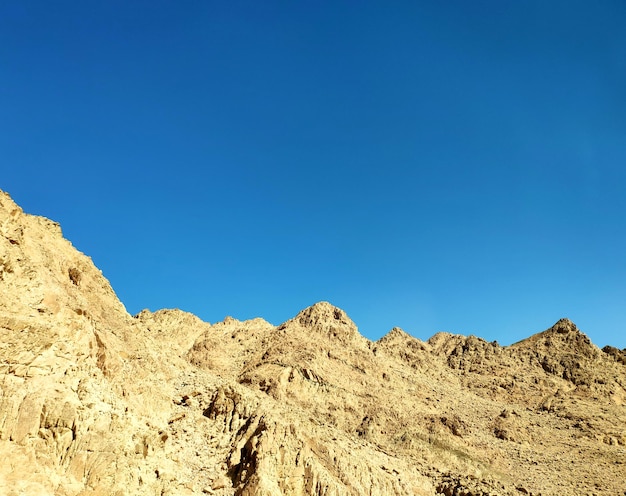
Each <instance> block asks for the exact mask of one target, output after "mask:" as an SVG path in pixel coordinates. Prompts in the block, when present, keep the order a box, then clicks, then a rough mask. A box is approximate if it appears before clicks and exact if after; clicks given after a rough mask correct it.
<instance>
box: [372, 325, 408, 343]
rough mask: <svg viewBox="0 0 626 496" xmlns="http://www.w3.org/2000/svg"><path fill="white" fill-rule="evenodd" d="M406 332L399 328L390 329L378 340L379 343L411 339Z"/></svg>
mask: <svg viewBox="0 0 626 496" xmlns="http://www.w3.org/2000/svg"><path fill="white" fill-rule="evenodd" d="M412 337H413V336H411V335H410V334H409V333H408V332H406V331H405V330H404V329H402V328H400V327H394V328H392V329H391V330H390V331H389V332H388V333H387V334H385V335H384V336H383V337H382V338H380V339H379V340H378V342H379V343H386V342H389V341H397V340H398V339H402V340H404V339H407V338H412Z"/></svg>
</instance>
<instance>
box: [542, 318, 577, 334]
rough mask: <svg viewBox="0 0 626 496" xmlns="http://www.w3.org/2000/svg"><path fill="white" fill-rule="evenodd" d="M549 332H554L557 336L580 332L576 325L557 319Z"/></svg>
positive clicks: (569, 321) (566, 320)
mask: <svg viewBox="0 0 626 496" xmlns="http://www.w3.org/2000/svg"><path fill="white" fill-rule="evenodd" d="M549 330H551V331H554V332H556V333H558V334H567V333H568V332H580V331H579V330H578V327H577V326H576V324H574V323H573V322H572V321H571V320H570V319H568V318H563V319H559V320H558V321H557V322H556V323H555V324H554V325H553V326H552V327H551V328H550V329H549Z"/></svg>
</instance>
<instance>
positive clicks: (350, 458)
mask: <svg viewBox="0 0 626 496" xmlns="http://www.w3.org/2000/svg"><path fill="white" fill-rule="evenodd" d="M0 288H1V292H0V455H1V456H2V458H3V460H7V463H4V464H0V494H6V495H10V496H17V495H22V494H28V495H30V494H37V495H39V494H42V495H46V494H49V495H59V496H60V495H63V496H76V495H85V496H86V495H126V494H132V495H134V494H137V495H144V494H145V495H194V494H198V495H200V494H215V495H268V496H269V495H361V494H363V495H365V494H368V495H394V494H397V495H409V494H415V495H446V496H461V495H463V496H474V495H520V494H534V495H539V494H541V495H543V496H546V495H557V494H558V495H581V494H584V495H590V494H598V495H600V494H602V495H604V494H606V495H609V494H610V495H616V494H626V484H625V483H624V480H626V364H625V363H626V358H625V357H626V350H619V349H616V348H611V347H605V348H604V349H603V350H600V349H599V348H597V347H596V346H595V345H594V344H593V343H591V341H590V340H589V338H588V337H587V336H585V335H584V334H583V333H582V332H581V331H580V330H578V329H577V327H576V326H575V324H573V323H572V322H570V321H569V320H566V319H563V320H560V321H559V322H557V323H556V324H554V325H553V326H552V327H550V328H549V329H547V330H546V331H544V332H541V333H539V334H535V335H533V336H531V337H529V338H528V339H525V340H523V341H521V342H519V343H516V344H514V345H511V346H500V345H498V344H497V343H495V342H492V343H489V342H486V341H485V340H483V339H481V338H478V337H475V336H460V335H452V334H447V333H439V334H436V335H434V336H433V337H432V338H430V339H429V340H428V341H422V340H420V339H417V338H414V337H412V336H410V335H409V334H407V333H406V332H404V331H403V330H401V329H398V328H394V329H392V330H391V331H390V332H389V333H388V334H387V335H385V336H384V337H383V338H381V339H380V340H378V341H376V342H372V341H369V340H368V339H366V338H365V337H363V336H362V335H361V334H360V333H359V332H358V328H357V326H356V325H355V324H354V322H352V321H351V320H350V318H349V317H348V316H347V315H346V313H345V312H344V311H343V310H341V309H339V308H336V307H334V306H333V305H331V304H330V303H327V302H321V303H317V304H315V305H313V306H311V307H308V308H306V309H304V310H303V311H301V312H300V313H299V314H298V315H297V316H295V317H294V318H293V319H291V320H288V321H287V322H285V323H283V324H281V325H279V326H273V325H271V324H269V323H268V322H266V321H264V320H263V319H253V320H248V321H243V322H242V321H239V320H236V319H233V318H227V319H225V320H224V321H223V322H218V323H215V324H213V325H211V324H209V323H206V322H203V321H201V320H200V319H198V318H197V317H195V316H193V315H191V314H189V313H186V312H183V311H180V310H159V311H157V312H150V311H148V310H144V311H142V312H140V313H139V314H138V315H136V316H134V317H132V316H130V315H129V314H128V313H127V312H126V310H125V309H124V306H123V304H122V303H121V302H120V301H119V300H118V299H117V297H116V296H115V293H114V292H113V289H112V288H111V286H110V284H109V283H108V281H107V280H106V279H105V278H104V277H103V275H102V273H101V272H100V271H99V270H98V269H97V268H96V267H95V266H94V265H93V263H92V261H91V260H90V259H89V258H88V257H87V256H85V255H83V254H81V253H79V252H78V251H77V250H75V249H74V248H73V247H72V245H71V244H70V243H69V242H68V241H67V240H65V239H64V238H63V237H62V233H61V229H60V227H59V225H58V224H56V223H54V222H52V221H50V220H48V219H45V218H42V217H36V216H31V215H28V214H25V213H24V212H23V211H22V210H21V209H20V208H19V207H18V206H17V205H16V204H15V203H14V202H13V201H12V199H11V198H10V197H9V196H8V195H7V194H6V193H2V192H0Z"/></svg>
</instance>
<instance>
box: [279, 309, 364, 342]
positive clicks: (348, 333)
mask: <svg viewBox="0 0 626 496" xmlns="http://www.w3.org/2000/svg"><path fill="white" fill-rule="evenodd" d="M292 324H297V325H299V326H300V327H304V328H306V329H310V330H313V331H317V332H320V333H322V334H327V335H328V336H329V337H331V338H339V339H341V340H352V339H353V338H354V336H356V335H357V334H358V328H357V326H356V324H355V323H354V322H353V321H352V320H351V319H350V317H348V315H347V314H346V312H344V311H343V310H342V309H341V308H339V307H336V306H334V305H332V304H330V303H329V302H327V301H320V302H318V303H315V304H314V305H311V306H310V307H307V308H305V309H304V310H302V311H301V312H300V313H298V315H296V316H295V317H294V318H293V319H291V320H289V321H287V322H285V323H283V324H281V325H280V326H278V329H279V330H283V329H286V328H287V327H289V326H290V325H292Z"/></svg>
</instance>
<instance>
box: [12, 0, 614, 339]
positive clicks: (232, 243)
mask: <svg viewBox="0 0 626 496" xmlns="http://www.w3.org/2000/svg"><path fill="white" fill-rule="evenodd" d="M625 25H626V4H625V3H624V2H623V1H621V0H603V1H600V2H587V1H575V0H574V1H550V2H545V1H535V0H530V1H524V2H506V1H504V2H503V1H501V0H498V1H495V0H494V1H473V2H466V1H449V2H439V1H429V2H420V1H410V2H395V3H392V2H369V1H360V2H342V1H333V2H326V1H318V2H309V1H303V2H286V1H283V2H274V1H267V2H258V1H249V2H242V1H230V2H211V1H176V2H174V1H150V2H143V1H134V2H127V1H123V2H122V1H106V2H104V1H102V2H97V1H94V2H76V1H75V2H63V1H61V2H53V3H51V2H43V1H42V2H35V1H19V2H17V1H15V2H3V3H2V5H1V6H0V109H1V112H0V188H2V189H4V190H6V191H8V192H9V193H10V194H11V195H12V196H13V198H14V199H15V200H16V201H17V202H18V203H19V204H20V205H21V206H22V207H23V208H24V209H25V210H26V211H27V212H30V213H36V214H40V215H45V216H47V217H50V218H52V219H55V220H57V221H59V222H60V223H61V225H62V227H63V230H64V233H65V235H66V237H68V238H69V239H70V240H71V241H72V242H73V243H74V245H75V246H76V247H77V248H78V249H80V250H81V251H83V252H85V253H87V254H88V255H90V256H91V257H92V258H93V259H94V262H95V263H96V264H97V265H98V267H99V268H101V269H102V270H103V272H104V274H105V276H107V277H108V278H109V280H110V281H111V283H112V285H113V287H114V289H115V290H116V292H117V294H118V296H119V297H120V299H121V300H122V301H123V302H124V304H125V305H126V307H127V309H128V310H129V312H131V313H136V312H138V311H140V310H141V309H143V308H150V309H152V310H156V309H158V308H164V307H165V308H172V307H179V308H182V309H184V310H188V311H191V312H193V313H195V314H197V315H198V316H200V317H201V318H203V319H205V320H208V321H210V322H215V321H218V320H222V319H223V318H224V317H225V316H226V315H232V316H234V317H237V318H240V319H246V318H251V317H255V316H262V317H264V318H266V319H267V320H269V321H270V322H272V323H274V324H278V323H280V322H282V321H284V320H287V319H288V318H291V317H292V316H293V315H295V314H296V313H297V312H298V311H299V310H301V309H302V308H304V307H306V306H308V305H310V304H312V303H314V302H316V301H320V300H328V301H330V302H332V303H333V304H335V305H337V306H340V307H342V308H343V309H344V310H346V311H347V312H348V314H349V315H350V316H351V317H352V318H353V320H354V321H355V322H356V323H357V325H359V327H360V330H361V332H362V333H363V334H364V335H366V336H367V337H369V338H371V339H377V338H379V337H380V336H382V335H383V334H385V333H386V332H387V331H388V330H389V329H391V328H392V327H393V326H400V327H402V328H403V329H405V330H406V331H407V332H410V333H411V334H413V335H415V336H417V337H420V338H422V339H426V338H428V337H429V336H430V335H432V334H434V333H435V332H437V331H442V330H443V331H449V332H457V333H462V334H476V335H479V336H481V337H484V338H485V339H488V340H494V339H497V340H498V341H499V342H500V343H502V344H510V343H512V342H515V341H517V340H519V339H522V338H524V337H527V336H529V335H530V334H533V333H535V332H539V331H541V330H543V329H546V328H547V327H549V326H551V325H552V324H553V323H554V322H555V321H556V320H558V319H559V318H561V317H569V318H570V319H572V320H573V321H574V322H575V323H577V324H578V326H579V327H580V328H581V329H582V330H583V331H584V332H585V333H587V334H588V335H589V336H590V337H591V338H592V340H593V341H594V342H595V343H596V344H598V345H600V346H604V345H605V344H612V345H614V346H618V347H620V348H624V347H626V305H625V302H626V262H625V257H624V253H626V229H625V221H624V219H625V218H626V29H624V26H625Z"/></svg>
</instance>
